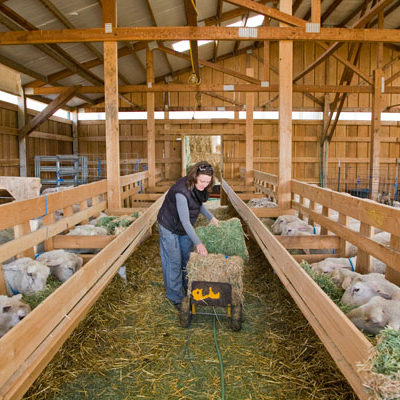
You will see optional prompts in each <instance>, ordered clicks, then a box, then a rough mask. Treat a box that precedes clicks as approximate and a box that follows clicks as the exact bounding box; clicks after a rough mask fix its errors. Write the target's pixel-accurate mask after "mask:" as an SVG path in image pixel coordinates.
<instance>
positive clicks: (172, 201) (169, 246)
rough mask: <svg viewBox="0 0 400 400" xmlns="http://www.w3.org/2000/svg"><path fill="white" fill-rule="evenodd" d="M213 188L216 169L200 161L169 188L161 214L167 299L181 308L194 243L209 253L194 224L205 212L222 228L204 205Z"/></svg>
mask: <svg viewBox="0 0 400 400" xmlns="http://www.w3.org/2000/svg"><path fill="white" fill-rule="evenodd" d="M213 185H214V170H213V167H212V166H211V165H210V164H209V163H208V162H207V161H200V162H198V163H197V164H195V165H194V166H193V167H192V168H191V170H190V171H189V173H188V174H187V176H184V177H183V178H180V179H178V180H177V181H176V183H175V184H174V185H173V186H172V187H171V188H170V189H169V191H168V193H167V195H166V196H165V200H164V203H163V204H162V206H161V208H160V211H159V212H158V216H157V221H158V230H159V233H160V252H161V264H162V271H163V278H164V286H165V291H166V295H167V298H168V299H169V300H170V301H171V303H172V304H173V305H174V306H175V307H176V308H177V309H180V304H181V302H182V299H183V297H184V296H185V295H186V291H187V273H186V264H187V262H188V260H189V255H190V252H191V251H193V244H194V245H195V246H196V251H197V253H199V254H201V255H204V256H206V255H207V254H208V252H207V249H206V247H205V246H204V244H203V243H201V241H200V239H199V237H198V236H197V235H196V232H195V230H194V228H193V225H194V224H195V222H196V220H197V217H198V216H199V214H200V213H201V214H203V215H204V216H205V217H206V218H207V219H208V220H209V221H211V222H212V223H213V224H215V225H217V226H218V220H217V219H216V218H215V217H214V216H213V215H212V214H211V213H210V212H209V211H208V210H207V209H206V207H205V206H204V205H203V203H205V202H206V201H207V200H208V196H209V193H210V192H211V190H212V187H213Z"/></svg>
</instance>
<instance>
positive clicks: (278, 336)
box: [25, 229, 356, 400]
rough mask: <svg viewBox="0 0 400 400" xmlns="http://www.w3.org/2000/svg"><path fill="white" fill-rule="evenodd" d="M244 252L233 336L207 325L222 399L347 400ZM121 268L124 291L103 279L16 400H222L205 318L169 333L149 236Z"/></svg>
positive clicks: (266, 276) (294, 313) (338, 378)
mask: <svg viewBox="0 0 400 400" xmlns="http://www.w3.org/2000/svg"><path fill="white" fill-rule="evenodd" d="M154 231H156V230H155V229H154ZM247 244H248V249H249V253H250V260H249V262H248V264H247V266H246V270H245V276H244V284H245V292H244V295H245V304H244V318H245V321H244V322H243V327H242V330H241V331H240V332H232V331H231V330H230V329H229V327H228V323H227V321H226V320H224V319H222V318H221V319H219V320H218V321H217V323H216V335H217V340H218V344H219V348H220V350H221V354H222V358H223V365H224V378H225V399H230V400H234V399H235V400H248V399H249V400H250V399H257V400H262V399H268V400H272V399H282V400H292V399H293V400H300V399H301V400H306V399H307V400H308V399H318V400H350V399H356V396H355V394H354V393H353V391H352V390H351V388H350V387H349V385H348V384H347V382H346V380H345V379H344V378H343V376H342V375H341V373H340V372H339V371H338V369H337V368H336V366H335V364H334V362H333V361H332V359H331V358H330V356H329V355H328V353H327V352H326V351H325V348H324V347H323V345H322V344H321V343H320V341H319V339H318V338H317V336H316V335H315V334H314V332H313V330H312V329H311V328H310V327H309V325H308V323H307V321H306V320H305V318H304V317H303V316H302V314H301V312H300V311H299V310H298V309H297V307H296V305H295V303H294V302H293V301H292V299H291V297H290V296H289V294H288V293H287V292H286V290H285V289H284V288H283V286H282V285H281V283H280V281H279V279H278V278H277V277H276V275H275V274H274V272H273V270H272V269H271V267H270V266H269V265H268V262H267V261H266V259H265V257H264V255H263V254H262V252H261V250H260V249H259V248H258V246H257V245H256V244H255V243H254V242H252V241H251V240H249V241H247ZM126 266H127V281H124V280H123V279H121V277H120V276H116V277H115V278H114V279H113V281H112V283H111V284H110V285H109V287H108V288H107V289H106V291H105V292H104V293H103V295H102V296H101V298H100V299H99V301H98V302H97V303H96V304H95V306H94V307H93V309H92V311H91V312H90V313H89V315H88V316H87V318H86V319H85V320H84V321H83V322H82V323H81V324H80V325H79V327H78V328H77V329H76V330H75V331H74V333H73V334H72V336H71V337H70V338H69V340H68V341H67V342H66V343H65V345H64V346H63V347H62V349H61V350H60V352H59V353H58V354H57V355H56V357H55V358H54V359H53V361H52V362H51V363H50V364H49V366H48V367H47V368H46V369H45V370H44V371H43V373H42V374H41V376H40V377H39V378H38V379H37V381H36V382H35V384H34V385H33V386H32V387H31V389H30V390H29V392H28V393H27V394H26V396H25V399H40V400H42V399H44V400H46V399H57V400H74V399H76V400H78V399H115V400H117V399H118V400H119V399H121V400H122V399H160V400H164V399H168V400H170V399H182V400H183V399H193V400H203V399H204V400H206V399H207V400H211V399H215V400H216V399H221V398H223V397H222V394H221V378H220V366H219V362H218V356H217V351H216V348H215V344H214V339H213V318H214V317H212V316H197V317H196V318H194V319H193V321H192V323H191V326H190V327H189V329H184V328H181V327H180V326H179V324H178V314H177V311H176V310H175V308H174V307H173V306H172V305H171V304H170V303H169V302H168V301H167V300H166V299H165V295H164V288H163V283H162V275H161V262H160V256H159V246H158V234H157V232H155V233H154V234H153V235H152V237H151V238H149V239H148V240H147V241H146V242H145V243H143V244H142V245H141V246H140V248H139V249H138V250H137V251H136V252H135V253H133V254H132V256H131V257H130V258H129V260H128V261H127V263H126Z"/></svg>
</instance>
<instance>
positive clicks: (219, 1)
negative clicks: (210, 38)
mask: <svg viewBox="0 0 400 400" xmlns="http://www.w3.org/2000/svg"><path fill="white" fill-rule="evenodd" d="M223 4H224V3H223V1H222V0H218V3H217V12H216V19H217V21H216V24H217V25H218V26H221V16H222V6H223ZM218 45H219V41H218V40H214V49H213V61H214V62H215V60H216V59H217V55H218Z"/></svg>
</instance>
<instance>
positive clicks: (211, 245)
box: [196, 218, 249, 261]
mask: <svg viewBox="0 0 400 400" xmlns="http://www.w3.org/2000/svg"><path fill="white" fill-rule="evenodd" d="M196 233H197V235H198V237H199V239H200V240H201V241H202V243H203V244H204V245H205V246H206V248H207V251H208V252H209V253H213V254H223V255H225V256H240V257H242V258H243V260H245V261H246V260H247V259H248V256H249V253H248V251H247V248H246V243H245V241H244V233H243V229H242V224H241V223H240V220H239V218H231V219H229V220H228V221H220V222H219V226H215V225H214V224H209V225H207V226H200V227H198V228H197V229H196Z"/></svg>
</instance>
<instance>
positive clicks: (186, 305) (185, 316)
mask: <svg viewBox="0 0 400 400" xmlns="http://www.w3.org/2000/svg"><path fill="white" fill-rule="evenodd" d="M190 317H191V313H190V296H186V297H185V298H184V299H183V300H182V303H181V310H180V312H179V323H180V324H181V326H182V327H183V328H187V327H188V326H189V322H190Z"/></svg>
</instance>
